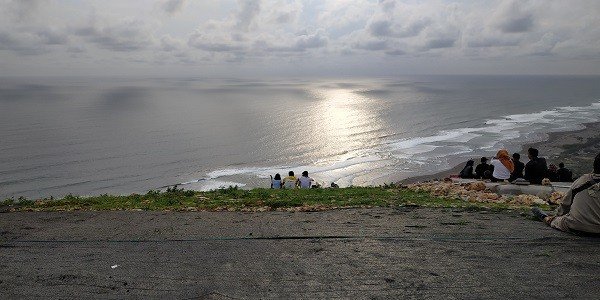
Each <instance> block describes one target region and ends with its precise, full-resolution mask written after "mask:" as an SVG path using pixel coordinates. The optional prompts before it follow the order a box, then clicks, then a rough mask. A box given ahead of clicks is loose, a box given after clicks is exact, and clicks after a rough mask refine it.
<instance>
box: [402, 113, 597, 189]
mask: <svg viewBox="0 0 600 300" xmlns="http://www.w3.org/2000/svg"><path fill="white" fill-rule="evenodd" d="M584 126H585V128H584V129H580V130H577V131H565V132H552V133H550V134H548V137H547V139H546V140H545V141H541V142H535V143H531V144H526V145H523V147H522V149H521V151H520V153H521V161H523V162H524V163H527V149H528V148H529V147H533V148H537V149H538V150H539V151H540V156H542V157H545V158H546V159H547V161H548V164H551V163H552V164H555V165H558V164H559V163H560V162H564V163H565V167H566V168H568V169H570V170H571V171H573V177H574V178H577V177H578V176H581V175H583V174H585V173H589V172H590V171H591V168H592V164H593V161H594V157H596V155H597V154H598V152H600V123H586V124H584ZM477 158H478V157H474V158H473V160H475V161H476V163H478V160H477ZM465 164H466V161H464V162H461V163H459V164H457V165H455V166H454V167H453V168H451V169H449V170H444V171H441V172H438V173H435V174H431V175H423V176H417V177H411V178H407V179H404V180H401V181H400V183H404V184H408V183H415V182H422V181H429V180H435V179H444V178H446V177H448V176H450V175H455V174H458V173H459V172H460V171H461V170H462V168H463V167H464V166H465Z"/></svg>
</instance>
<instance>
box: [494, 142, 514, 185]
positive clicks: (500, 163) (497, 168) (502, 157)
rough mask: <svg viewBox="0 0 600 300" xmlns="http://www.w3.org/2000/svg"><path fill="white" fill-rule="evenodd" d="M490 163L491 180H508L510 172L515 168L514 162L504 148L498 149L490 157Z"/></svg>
mask: <svg viewBox="0 0 600 300" xmlns="http://www.w3.org/2000/svg"><path fill="white" fill-rule="evenodd" d="M490 164H491V165H492V166H494V172H493V173H492V181H503V180H508V179H509V178H510V174H511V173H512V172H513V171H514V170H515V164H514V163H513V161H512V159H511V158H510V155H509V154H508V151H506V149H502V150H500V151H498V153H497V154H496V157H494V158H492V161H491V162H490Z"/></svg>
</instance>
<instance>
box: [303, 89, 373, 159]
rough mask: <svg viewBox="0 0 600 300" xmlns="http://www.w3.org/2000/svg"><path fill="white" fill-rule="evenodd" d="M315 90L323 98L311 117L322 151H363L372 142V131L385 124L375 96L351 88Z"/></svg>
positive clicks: (328, 152)
mask: <svg viewBox="0 0 600 300" xmlns="http://www.w3.org/2000/svg"><path fill="white" fill-rule="evenodd" d="M314 92H315V95H316V96H317V97H318V98H319V99H321V101H320V102H318V104H317V105H315V106H314V108H313V110H312V113H311V114H312V116H311V119H312V120H313V122H312V126H313V132H315V133H316V134H315V135H314V138H315V139H316V142H318V143H319V144H321V145H322V147H323V149H322V150H323V151H324V152H325V153H322V154H330V155H331V154H333V153H348V152H356V151H364V150H366V149H368V148H369V147H370V146H371V145H372V143H373V137H372V136H370V133H373V132H376V131H378V130H382V128H383V126H382V124H381V122H380V121H379V117H378V115H379V113H378V111H377V109H376V106H375V105H376V104H375V103H373V99H370V98H368V97H365V96H363V95H361V94H360V93H357V92H356V91H354V90H350V89H326V90H317V91H314Z"/></svg>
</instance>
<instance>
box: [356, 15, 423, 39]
mask: <svg viewBox="0 0 600 300" xmlns="http://www.w3.org/2000/svg"><path fill="white" fill-rule="evenodd" d="M429 24H431V21H429V20H426V19H422V20H417V21H413V22H410V23H408V24H395V23H394V22H393V21H391V20H387V19H378V20H373V21H372V22H371V23H370V24H369V26H368V28H367V30H368V32H369V33H370V34H371V35H372V36H375V37H396V38H407V37H414V36H417V35H419V34H420V33H421V32H422V31H423V30H424V29H425V28H427V26H428V25H429Z"/></svg>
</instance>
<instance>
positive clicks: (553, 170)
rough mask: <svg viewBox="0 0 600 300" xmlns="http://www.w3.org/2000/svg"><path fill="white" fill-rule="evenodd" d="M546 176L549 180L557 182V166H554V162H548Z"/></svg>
mask: <svg viewBox="0 0 600 300" xmlns="http://www.w3.org/2000/svg"><path fill="white" fill-rule="evenodd" d="M546 177H547V178H548V179H550V181H552V182H557V181H559V180H558V168H557V167H556V165H555V164H550V165H549V166H548V173H547V174H546Z"/></svg>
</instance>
